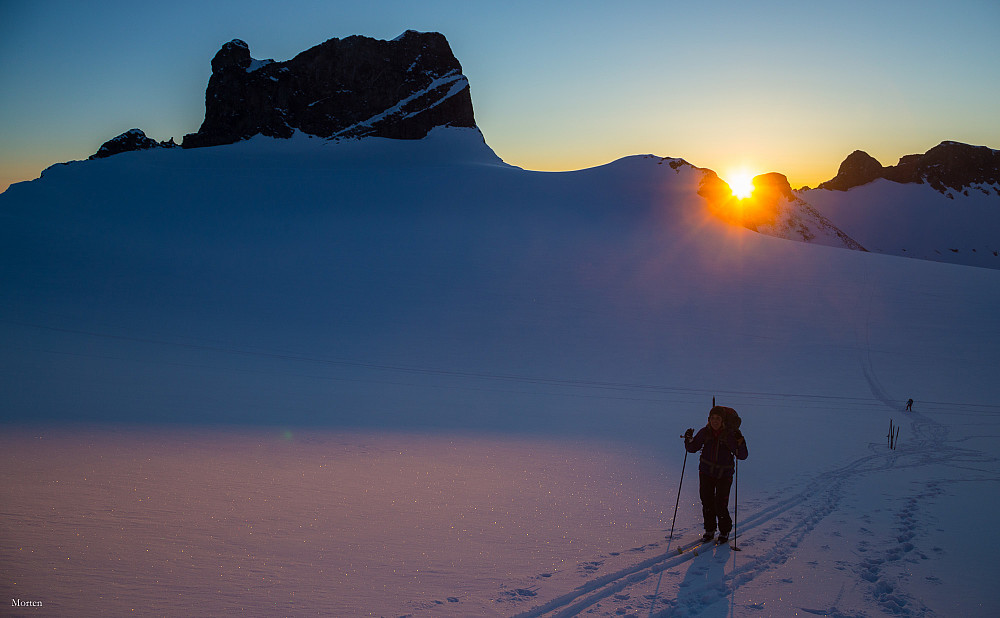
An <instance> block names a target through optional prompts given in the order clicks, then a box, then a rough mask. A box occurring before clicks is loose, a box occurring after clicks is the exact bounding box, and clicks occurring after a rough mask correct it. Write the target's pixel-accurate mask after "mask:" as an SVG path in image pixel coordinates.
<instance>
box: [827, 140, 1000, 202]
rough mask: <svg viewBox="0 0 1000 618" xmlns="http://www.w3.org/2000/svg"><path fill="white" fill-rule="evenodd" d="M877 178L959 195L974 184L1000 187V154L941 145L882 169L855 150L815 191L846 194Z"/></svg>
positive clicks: (951, 143) (991, 151)
mask: <svg viewBox="0 0 1000 618" xmlns="http://www.w3.org/2000/svg"><path fill="white" fill-rule="evenodd" d="M876 166H877V167H876ZM878 178H885V179H886V180H891V181H893V182H898V183H904V184H905V183H927V184H929V185H930V186H931V187H933V188H934V189H936V190H937V191H940V192H941V193H948V192H950V191H959V192H963V191H965V189H966V188H967V187H969V186H972V185H978V184H987V185H990V184H1000V150H993V149H992V148H987V147H986V146H970V145H969V144H962V143H960V142H941V143H940V144H938V145H937V146H935V147H933V148H931V149H930V150H928V151H927V152H925V153H924V154H913V155H906V156H905V157H902V158H901V159H900V160H899V163H898V164H896V165H894V166H889V167H882V165H881V164H879V162H878V161H876V160H875V159H874V158H872V157H870V156H869V155H868V154H866V153H864V152H862V151H860V150H856V151H854V152H853V153H851V155H850V156H848V157H847V159H845V160H844V162H843V163H842V164H841V165H840V170H839V171H838V172H837V176H836V177H835V178H833V179H832V180H829V181H827V182H824V183H822V184H821V185H819V187H818V188H820V189H833V190H836V191H847V190H848V189H851V188H853V187H857V186H861V185H864V184H867V183H869V182H871V181H873V180H876V179H878Z"/></svg>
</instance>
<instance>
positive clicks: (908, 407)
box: [906, 399, 913, 412]
mask: <svg viewBox="0 0 1000 618" xmlns="http://www.w3.org/2000/svg"><path fill="white" fill-rule="evenodd" d="M906 411H907V412H913V400H912V399H907V400H906Z"/></svg>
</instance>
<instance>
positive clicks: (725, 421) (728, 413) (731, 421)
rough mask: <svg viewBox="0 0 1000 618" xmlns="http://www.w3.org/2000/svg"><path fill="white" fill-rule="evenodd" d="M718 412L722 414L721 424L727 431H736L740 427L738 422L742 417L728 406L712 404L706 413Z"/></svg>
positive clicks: (741, 420)
mask: <svg viewBox="0 0 1000 618" xmlns="http://www.w3.org/2000/svg"><path fill="white" fill-rule="evenodd" d="M713 414H719V415H720V416H722V426H723V427H725V428H726V429H728V430H729V431H736V430H737V429H739V428H740V424H741V423H742V422H743V419H741V418H740V415H739V414H737V413H736V410H734V409H732V408H728V407H726V406H712V409H711V410H710V411H709V412H708V415H709V416H711V415H713Z"/></svg>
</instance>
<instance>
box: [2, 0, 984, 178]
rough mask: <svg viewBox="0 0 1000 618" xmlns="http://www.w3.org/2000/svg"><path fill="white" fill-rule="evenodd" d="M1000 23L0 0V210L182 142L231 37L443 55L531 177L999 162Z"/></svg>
mask: <svg viewBox="0 0 1000 618" xmlns="http://www.w3.org/2000/svg"><path fill="white" fill-rule="evenodd" d="M998 27H1000V3H998V2H996V1H995V0H957V1H954V2H948V3H941V2H925V1H881V0H875V1H872V0H867V1H860V2H858V1H853V0H847V1H842V2H836V3H816V2H754V3H748V2H739V1H735V2H730V1H722V2H720V1H715V2H699V3H684V2H651V1H646V2H638V1H637V2H629V3H615V4H614V5H612V4H610V3H604V2H545V3H538V2H518V1H508V2H502V3H501V2H489V3H487V2H478V1H470V0H464V1H448V0H428V1H423V2H388V1H377V0H375V1H371V2H365V3H359V2H329V1H314V2H296V1H294V0H291V1H288V2H283V3H275V2H270V1H268V2H261V1H258V0H244V1H242V2H225V1H219V2H188V1H184V0H179V1H175V2H171V3H162V2H119V1H114V0H112V1H105V2H100V3H79V2H72V1H41V2H27V1H20V0H0V58H3V61H2V62H0V84H3V87H2V89H0V191H2V190H5V189H6V187H7V186H8V185H9V184H10V183H12V182H19V181H22V180H31V179H33V178H37V177H38V175H39V173H40V172H41V171H42V170H43V169H45V168H46V167H48V166H50V165H53V164H56V163H60V162H64V161H71V160H77V159H84V158H86V157H88V156H90V155H91V154H93V153H94V152H96V151H97V149H98V148H99V147H100V145H101V144H102V143H103V142H105V141H107V140H108V139H111V138H112V137H115V136H116V135H118V134H120V133H122V132H124V131H127V130H128V129H131V128H140V129H142V130H143V131H145V132H146V134H147V135H148V136H149V137H152V138H154V139H157V140H166V139H169V138H171V137H173V138H174V139H175V140H176V141H178V142H180V140H181V138H182V137H183V136H184V135H185V134H187V133H193V132H196V131H197V130H198V128H199V126H200V125H201V121H202V119H203V117H204V96H205V87H206V85H207V83H208V78H209V76H210V73H211V67H210V62H211V59H212V57H213V56H214V55H215V53H216V52H217V51H218V50H219V48H220V47H221V46H222V45H223V44H224V43H226V42H228V41H230V40H232V39H234V38H239V39H242V40H244V41H246V42H247V43H248V44H249V46H250V52H251V55H252V56H253V57H254V58H258V59H268V58H271V59H275V60H278V61H281V60H288V59H290V58H292V57H294V56H295V55H296V54H298V53H299V52H301V51H304V50H306V49H308V48H310V47H312V46H314V45H317V44H319V43H322V42H323V41H325V40H327V39H330V38H342V37H346V36H351V35H354V34H361V35H365V36H371V37H374V38H379V39H392V38H395V37H396V36H397V35H399V34H400V33H402V32H403V31H405V30H407V29H414V30H419V31H437V32H441V33H443V34H444V35H445V36H446V37H447V38H448V40H449V42H450V44H451V47H452V50H453V51H454V52H455V55H456V57H457V58H458V59H459V61H460V62H461V64H462V66H463V70H464V73H465V75H466V76H467V77H468V78H469V81H470V84H471V89H472V99H473V105H474V107H475V114H476V120H477V123H478V125H479V127H480V128H481V129H482V132H483V134H484V136H485V138H486V141H487V143H488V144H489V145H490V146H491V147H492V148H493V149H494V150H495V151H496V153H497V154H498V155H499V156H500V157H501V158H503V159H504V161H506V162H508V163H510V164H513V165H517V166H520V167H524V168H526V169H534V170H570V169H581V168H585V167H592V166H595V165H601V164H604V163H607V162H610V161H613V160H615V159H618V158H621V157H623V156H628V155H632V154H655V155H659V156H664V157H666V156H670V157H681V158H684V159H686V160H687V161H688V162H690V163H692V164H694V165H697V166H700V167H708V168H711V169H713V170H715V171H717V172H718V173H719V174H720V175H722V176H723V178H725V177H726V176H728V175H732V174H733V173H734V172H736V171H737V170H739V169H741V168H743V169H745V170H746V171H750V172H752V173H764V172H770V171H777V172H781V173H783V174H785V175H786V176H787V177H788V179H789V181H790V182H791V184H792V186H793V187H801V186H803V185H810V186H815V185H816V184H818V183H820V182H822V181H825V180H829V179H830V178H832V177H833V176H835V175H836V172H837V168H838V166H839V165H840V162H841V161H843V159H844V158H845V157H846V156H847V155H848V154H850V153H851V152H853V151H854V150H856V149H861V150H864V151H866V152H868V153H869V154H871V155H872V156H874V157H876V158H877V159H879V161H881V162H882V163H883V164H884V165H892V164H895V163H896V161H897V160H898V159H899V157H901V156H903V155H906V154H911V153H918V152H925V151H926V150H928V149H930V148H931V147H933V146H935V145H937V144H938V143H940V142H941V141H944V140H956V141H961V142H966V143H970V144H975V145H986V146H991V147H994V148H1000V103H998V102H1000V47H998V46H997V45H996V31H997V28H998Z"/></svg>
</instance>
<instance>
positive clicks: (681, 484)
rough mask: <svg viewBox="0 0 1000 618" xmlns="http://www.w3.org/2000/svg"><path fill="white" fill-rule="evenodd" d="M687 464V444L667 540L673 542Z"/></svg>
mask: <svg viewBox="0 0 1000 618" xmlns="http://www.w3.org/2000/svg"><path fill="white" fill-rule="evenodd" d="M683 437H684V436H681V438H683ZM687 463H688V450H687V445H686V444H685V446H684V463H683V464H681V482H680V484H679V485H677V501H676V502H674V518H673V520H671V522H670V536H668V537H667V540H671V539H673V538H674V524H675V523H676V522H677V506H678V505H680V503H681V487H683V486H684V468H685V467H686V466H687Z"/></svg>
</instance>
